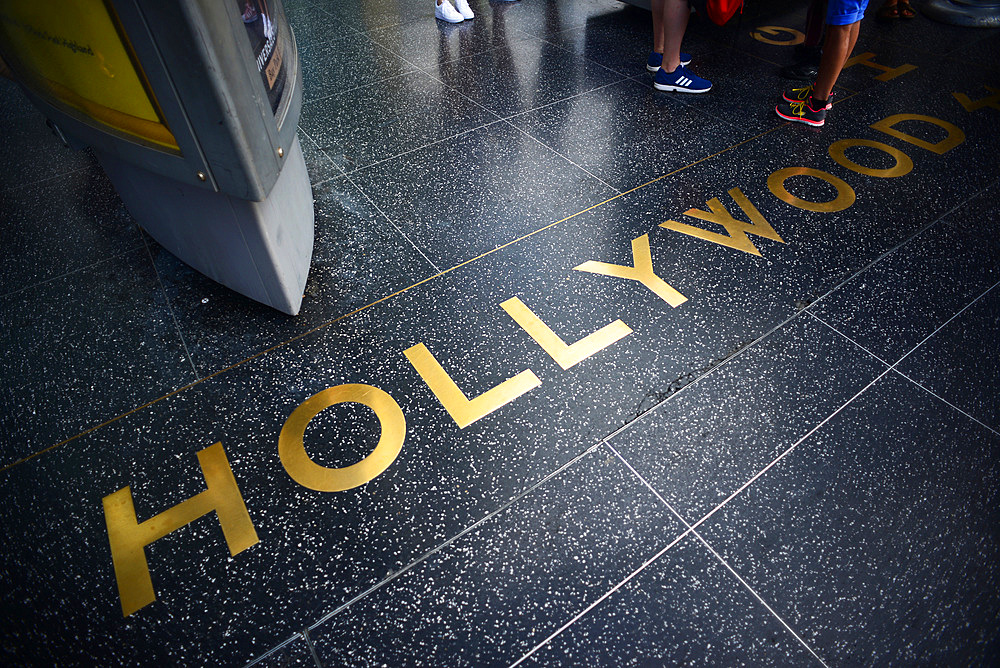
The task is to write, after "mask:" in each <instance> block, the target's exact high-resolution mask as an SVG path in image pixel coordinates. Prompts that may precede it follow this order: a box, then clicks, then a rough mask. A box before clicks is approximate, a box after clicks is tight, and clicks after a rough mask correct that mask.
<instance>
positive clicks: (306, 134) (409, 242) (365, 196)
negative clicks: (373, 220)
mask: <svg viewBox="0 0 1000 668" xmlns="http://www.w3.org/2000/svg"><path fill="white" fill-rule="evenodd" d="M299 131H300V132H302V134H303V135H304V136H305V138H306V139H308V140H309V141H310V142H312V144H313V146H315V147H316V148H317V149H318V150H319V152H320V153H322V154H323V157H325V158H326V159H327V160H328V161H329V162H330V164H331V165H333V166H334V167H337V165H336V163H334V162H333V160H332V159H331V158H330V156H328V155H327V154H326V153H325V152H324V151H323V150H322V149H320V148H319V144H318V143H317V142H316V140H315V139H313V138H312V137H311V136H310V135H309V133H307V132H306V131H305V130H302V129H301V128H299ZM338 169H339V168H338ZM334 178H342V179H346V180H347V182H348V183H350V184H351V185H352V186H354V188H355V190H357V191H358V192H360V193H361V195H362V197H364V198H365V199H366V200H368V203H369V204H370V205H371V206H373V207H374V208H375V210H376V211H378V212H379V214H380V215H381V216H382V217H383V218H385V219H386V220H387V221H389V224H390V225H392V227H393V228H394V229H395V230H396V231H397V232H399V234H400V236H402V237H403V238H404V239H406V242H407V243H408V244H410V245H411V246H413V248H414V249H415V250H416V251H417V252H418V253H420V256H421V257H423V258H424V259H425V260H427V263H428V264H430V265H431V267H433V268H434V271H435V272H437V273H441V269H440V268H439V267H438V266H437V265H436V264H434V262H433V261H431V259H430V258H429V257H427V255H426V254H425V253H424V252H423V251H422V250H421V249H420V247H419V246H417V245H416V244H415V243H413V241H412V240H411V239H410V237H409V236H407V234H406V233H405V232H403V230H401V229H400V228H399V226H398V225H397V224H396V222H395V221H394V220H393V219H392V218H390V217H389V216H388V215H387V214H386V213H385V211H383V210H382V208H381V207H380V206H379V205H378V204H376V203H375V200H373V199H372V198H371V197H369V196H368V193H367V192H366V191H365V190H363V189H362V188H361V187H359V186H358V184H357V183H355V181H354V179H352V178H351V177H350V176H349V175H348V174H345V173H343V171H342V170H341V174H340V176H337V177H333V178H330V179H326V180H324V181H322V183H327V182H329V181H332V180H333V179H334ZM317 185H319V184H317Z"/></svg>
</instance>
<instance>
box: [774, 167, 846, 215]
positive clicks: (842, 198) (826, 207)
mask: <svg viewBox="0 0 1000 668" xmlns="http://www.w3.org/2000/svg"><path fill="white" fill-rule="evenodd" d="M793 176H812V177H814V178H817V179H820V180H822V181H826V182H827V183H829V184H830V185H832V186H833V187H834V188H836V189H837V196H836V197H834V198H833V199H832V200H830V201H829V202H810V201H809V200H807V199H802V198H800V197H796V196H795V195H793V194H791V193H790V192H788V190H787V189H786V188H785V181H787V180H788V179H790V178H791V177H793ZM767 188H768V190H770V191H771V192H772V193H773V194H774V196H775V197H777V198H778V199H780V200H781V201H782V202H786V203H788V204H791V205H792V206H794V207H798V208H799V209H804V210H806V211H819V212H822V213H832V212H834V211H843V210H844V209H846V208H847V207H849V206H851V205H852V204H854V200H855V199H856V196H855V194H854V188H852V187H851V186H850V185H849V184H848V183H847V182H846V181H844V180H843V179H839V178H837V177H836V176H834V175H833V174H830V173H827V172H824V171H822V170H820V169H813V168H811V167H786V168H785V169H779V170H778V171H776V172H774V173H773V174H771V175H770V176H769V177H767Z"/></svg>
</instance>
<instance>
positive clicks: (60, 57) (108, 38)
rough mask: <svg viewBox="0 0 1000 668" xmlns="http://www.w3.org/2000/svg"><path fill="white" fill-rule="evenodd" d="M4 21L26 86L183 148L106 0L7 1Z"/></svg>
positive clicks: (0, 27) (0, 13) (2, 33)
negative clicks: (165, 120)
mask: <svg viewBox="0 0 1000 668" xmlns="http://www.w3.org/2000/svg"><path fill="white" fill-rule="evenodd" d="M0 21H2V23H0V39H3V40H4V41H6V42H7V44H8V48H9V49H10V52H11V53H12V54H13V55H14V56H15V57H16V59H17V63H16V64H15V63H11V67H12V69H14V71H15V73H16V74H17V75H18V76H19V78H22V79H23V80H24V83H25V84H27V85H29V86H32V87H33V88H34V89H36V90H37V92H38V93H40V94H42V95H45V96H46V97H48V98H54V100H56V101H59V102H62V103H63V104H66V105H69V106H70V107H73V108H75V109H77V110H79V111H82V112H83V113H85V114H86V115H88V116H90V117H91V118H93V119H95V120H97V121H99V122H101V123H103V124H105V125H108V126H111V127H112V128H115V129H117V130H119V131H121V132H125V133H127V134H131V135H135V136H138V137H142V138H144V139H147V140H149V141H152V142H155V143H157V144H161V145H164V146H169V147H172V148H176V147H177V142H176V141H175V140H174V137H173V135H172V134H171V133H170V131H169V130H168V129H167V128H166V127H165V126H164V125H163V121H162V119H161V118H160V115H159V113H157V108H156V104H155V101H154V100H152V99H151V98H150V93H149V92H148V91H147V90H146V87H145V86H144V85H143V81H142V75H141V74H140V72H139V71H137V65H136V63H134V61H133V59H132V58H131V56H130V54H129V49H128V48H127V46H126V45H125V44H124V43H123V41H122V37H121V36H120V35H119V32H118V30H117V28H116V20H115V18H114V17H113V16H112V14H111V13H110V12H109V10H108V7H107V6H106V5H105V3H104V2H103V0H74V1H73V2H58V3H51V2H49V3H46V2H39V1H38V0H5V1H4V2H3V3H2V4H0Z"/></svg>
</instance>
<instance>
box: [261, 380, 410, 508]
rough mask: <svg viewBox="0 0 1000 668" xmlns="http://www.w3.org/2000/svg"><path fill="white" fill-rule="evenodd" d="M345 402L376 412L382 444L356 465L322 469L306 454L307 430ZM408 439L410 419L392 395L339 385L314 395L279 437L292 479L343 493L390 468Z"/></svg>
mask: <svg viewBox="0 0 1000 668" xmlns="http://www.w3.org/2000/svg"><path fill="white" fill-rule="evenodd" d="M344 403H358V404H362V405H363V406H367V407H368V408H370V409H372V410H373V411H375V416H376V417H377V418H378V422H379V426H380V429H381V432H380V434H379V439H378V444H377V445H376V446H375V449H374V450H372V452H371V454H370V455H368V456H367V457H365V458H364V459H362V460H361V461H360V462H358V463H356V464H351V465H350V466H344V467H341V468H328V467H326V466H320V465H319V464H317V463H316V462H314V461H313V460H311V459H310V458H309V455H308V454H306V448H305V440H304V439H305V433H306V427H307V426H308V425H309V423H310V422H311V421H312V419H313V418H314V417H316V416H317V415H319V413H320V412H321V411H323V410H324V409H326V408H329V407H330V406H335V405H337V404H344ZM405 438H406V419H405V418H404V417H403V411H402V410H400V408H399V404H397V403H396V401H395V400H394V399H393V398H392V397H391V396H389V394H387V393H386V392H384V391H383V390H380V389H379V388H377V387H372V386H371V385H362V384H349V385H337V386H336V387H330V388H327V389H325V390H323V391H322V392H318V393H316V394H314V395H313V396H311V397H309V398H308V399H306V400H305V401H303V402H302V403H301V404H300V405H299V406H298V408H296V409H295V410H294V411H292V414H291V415H290V416H288V419H287V420H286V421H285V424H284V426H283V427H282V428H281V433H280V434H279V435H278V457H279V458H280V459H281V465H282V466H284V467H285V471H286V472H287V473H288V475H289V476H291V478H292V480H294V481H295V482H297V483H299V484H300V485H302V486H303V487H308V488H309V489H313V490H316V491H317V492H342V491H344V490H348V489H352V488H354V487H360V486H361V485H363V484H365V483H366V482H368V481H370V480H372V479H373V478H375V476H377V475H379V474H380V473H382V472H383V471H385V470H386V469H387V468H389V465H390V464H392V463H393V462H394V461H395V460H396V457H398V456H399V452H400V450H402V448H403V440H404V439H405Z"/></svg>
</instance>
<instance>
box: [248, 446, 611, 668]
mask: <svg viewBox="0 0 1000 668" xmlns="http://www.w3.org/2000/svg"><path fill="white" fill-rule="evenodd" d="M607 439H608V437H607V436H605V437H603V438H601V439H600V440H599V441H597V442H596V443H594V444H593V445H591V446H589V447H587V449H586V450H584V451H583V452H581V453H580V454H578V455H576V456H574V457H572V458H571V459H570V460H569V461H567V462H566V463H564V464H562V465H560V466H559V467H557V468H556V469H555V470H554V471H551V472H550V473H548V474H546V475H545V476H544V477H542V478H540V479H539V480H538V481H536V482H535V483H533V484H532V485H530V486H529V487H526V488H525V489H523V490H521V491H520V492H518V493H517V494H515V495H514V496H513V497H511V498H510V499H508V500H507V501H505V502H504V503H503V504H501V505H500V506H499V507H497V508H496V509H494V510H492V511H490V512H489V513H487V514H486V515H484V516H483V517H481V518H479V519H478V520H476V521H475V522H473V523H472V524H470V525H469V526H467V527H465V528H464V529H462V530H461V531H459V532H458V533H457V534H455V535H454V536H451V537H450V538H448V539H446V540H444V541H442V542H441V543H440V544H438V545H435V546H434V547H432V548H430V549H429V550H427V551H426V552H424V553H423V554H421V555H420V556H419V557H416V558H415V559H413V560H412V561H411V562H410V563H408V564H406V565H405V566H403V567H402V568H400V569H399V570H398V571H396V572H394V573H393V574H392V575H390V576H388V577H385V578H383V579H382V580H379V581H378V582H376V583H375V584H373V585H372V586H370V587H368V588H367V589H365V590H364V591H363V592H361V593H359V594H356V595H355V596H353V597H351V598H350V599H348V600H347V601H345V602H344V603H341V604H340V605H338V606H337V607H336V608H334V609H333V610H331V611H330V612H328V613H326V614H324V615H323V616H321V617H320V618H319V619H318V620H317V621H315V622H313V623H312V624H310V625H309V626H307V627H306V629H305V632H309V631H314V630H316V629H317V628H319V627H320V626H322V625H323V624H325V623H326V622H328V621H329V620H330V619H332V618H333V617H335V616H336V615H338V614H340V613H342V612H344V611H345V610H347V609H348V608H349V607H350V606H352V605H354V604H355V603H357V602H358V601H360V600H362V599H364V598H367V597H368V596H369V595H371V594H373V593H375V592H376V591H378V590H379V589H381V588H383V587H385V586H387V585H388V584H390V583H391V582H393V581H394V580H396V579H397V578H399V577H402V576H403V575H404V574H406V573H408V572H410V571H411V570H413V569H414V568H416V567H417V566H419V565H420V564H422V563H423V562H425V561H427V560H428V559H430V558H431V557H433V556H434V555H435V554H438V553H439V552H441V551H442V550H444V549H445V548H447V547H449V546H450V545H452V544H453V543H455V542H456V541H457V540H458V539H459V538H462V537H463V536H465V535H467V534H469V533H471V532H473V531H476V530H477V529H479V528H480V527H481V526H482V525H483V524H485V523H486V522H488V521H490V520H491V519H493V518H494V517H497V516H498V515H500V514H502V513H504V512H506V511H507V510H508V509H509V508H510V507H512V506H513V505H514V504H516V503H517V502H518V501H520V500H521V499H523V498H525V497H527V496H529V495H531V494H532V493H534V492H535V491H536V490H538V489H539V488H540V487H541V486H542V485H544V484H546V483H548V482H549V481H550V480H552V479H553V478H555V477H556V476H558V475H560V474H562V473H563V472H564V471H566V470H567V469H569V468H570V467H572V466H573V465H575V464H576V463H577V462H578V461H580V460H581V459H583V458H584V457H587V456H588V455H590V454H591V453H592V452H594V451H596V450H598V449H599V448H600V447H601V446H602V445H604V444H605V443H606V441H607ZM301 635H302V633H295V634H294V635H292V637H291V638H288V639H286V640H284V641H282V642H281V643H279V644H277V645H275V646H274V647H272V648H271V649H269V650H268V651H267V652H264V653H263V654H261V655H260V656H258V657H255V658H254V659H253V660H252V661H250V662H249V663H247V664H245V668H249V667H250V666H252V665H254V664H256V663H259V662H260V661H262V660H263V659H265V658H266V657H268V656H270V655H272V654H273V653H274V652H276V651H278V650H280V649H281V648H283V647H286V646H288V645H289V644H290V643H292V642H294V641H295V640H296V639H297V638H299V637H300V636H301Z"/></svg>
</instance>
